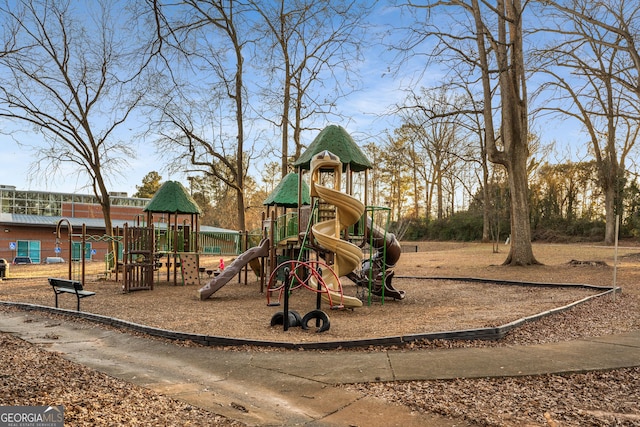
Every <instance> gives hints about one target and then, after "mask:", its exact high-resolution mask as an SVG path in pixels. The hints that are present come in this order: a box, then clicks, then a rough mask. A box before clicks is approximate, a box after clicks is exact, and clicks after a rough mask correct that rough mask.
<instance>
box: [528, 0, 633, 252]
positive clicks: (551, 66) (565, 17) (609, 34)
mask: <svg viewBox="0 0 640 427" xmlns="http://www.w3.org/2000/svg"><path fill="white" fill-rule="evenodd" d="M549 6H551V7H549ZM543 10H545V11H546V14H547V15H548V16H549V18H550V19H548V20H546V21H545V25H544V30H545V31H546V32H547V33H549V34H551V35H556V36H558V37H556V38H555V39H553V40H552V42H553V43H554V44H553V45H552V46H547V47H545V49H544V50H541V52H540V53H539V57H540V58H541V59H542V61H541V64H540V66H539V67H538V68H539V70H540V71H541V72H544V73H546V74H547V75H549V76H551V78H552V79H551V81H550V82H549V83H547V84H546V85H544V86H543V87H542V88H541V89H542V90H545V89H548V88H549V87H551V88H552V89H554V90H555V93H558V91H559V93H560V94H561V96H560V97H558V99H557V100H558V101H559V102H558V103H556V104H555V105H552V106H549V107H547V110H551V111H555V112H560V113H561V114H564V115H566V116H570V117H573V118H575V119H577V120H578V121H580V122H581V123H582V125H583V127H584V129H585V131H586V133H587V135H588V136H589V141H590V150H589V152H590V153H592V154H593V156H594V158H595V160H596V165H597V167H598V177H599V183H600V186H601V187H602V190H603V192H604V194H605V218H606V228H605V236H604V237H605V243H606V244H613V243H614V239H615V216H616V211H619V207H620V206H621V205H622V201H621V197H622V193H623V191H622V190H623V186H624V177H625V160H626V158H627V156H628V154H629V153H630V151H631V149H632V148H633V146H634V145H635V142H636V136H637V133H638V126H637V122H638V118H639V117H638V107H637V105H638V101H639V100H640V80H639V78H638V75H639V73H640V54H639V52H638V49H637V46H636V38H637V32H638V31H639V30H640V4H638V2H636V1H626V0H615V1H610V2H592V1H584V0H573V1H550V2H545V3H544V6H543ZM630 96H631V99H630ZM562 101H566V102H568V104H569V105H568V106H566V105H562V104H561V102H562Z"/></svg>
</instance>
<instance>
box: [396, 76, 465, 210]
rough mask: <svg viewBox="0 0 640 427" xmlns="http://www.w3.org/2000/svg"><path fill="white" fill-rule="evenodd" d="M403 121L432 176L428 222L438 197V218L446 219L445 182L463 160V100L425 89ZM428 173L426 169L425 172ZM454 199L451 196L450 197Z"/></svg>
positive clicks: (428, 203)
mask: <svg viewBox="0 0 640 427" xmlns="http://www.w3.org/2000/svg"><path fill="white" fill-rule="evenodd" d="M410 98H411V100H410V101H408V104H410V105H408V106H407V107H406V109H404V110H403V112H404V113H406V114H403V117H404V121H405V122H406V123H407V124H409V126H408V129H411V130H412V131H413V132H415V136H414V139H415V141H416V142H417V147H418V149H419V152H420V153H421V155H423V156H424V157H425V162H424V163H428V164H429V167H428V170H429V171H430V176H429V177H428V178H427V179H426V183H427V193H426V194H427V200H426V202H427V212H426V216H427V219H429V218H430V214H431V202H432V201H433V196H434V194H435V201H436V217H437V218H438V219H442V218H443V216H444V212H445V208H444V200H445V193H444V189H445V187H444V179H445V177H446V176H447V174H448V172H449V171H450V170H452V169H453V168H454V166H455V163H456V162H457V161H458V160H459V159H460V157H461V154H460V152H459V151H460V146H461V142H462V141H461V135H460V134H459V128H460V124H459V117H458V116H459V114H460V111H461V104H460V99H461V98H460V97H457V96H455V94H454V93H452V92H448V91H447V90H446V89H443V88H437V89H423V90H422V91H421V92H420V93H419V94H416V93H412V95H411V96H410ZM425 169H427V168H425ZM450 196H451V197H453V195H452V194H450Z"/></svg>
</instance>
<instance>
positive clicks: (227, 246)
mask: <svg viewBox="0 0 640 427" xmlns="http://www.w3.org/2000/svg"><path fill="white" fill-rule="evenodd" d="M242 237H243V236H242V234H240V233H236V232H213V231H211V232H210V231H201V232H200V234H199V235H198V247H199V248H200V253H203V254H211V255H238V254H240V253H241V252H242Z"/></svg>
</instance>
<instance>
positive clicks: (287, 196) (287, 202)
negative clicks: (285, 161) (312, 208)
mask: <svg viewBox="0 0 640 427" xmlns="http://www.w3.org/2000/svg"><path fill="white" fill-rule="evenodd" d="M310 203H311V201H310V198H309V185H308V184H307V183H306V182H304V181H303V182H302V204H303V205H308V204H310ZM262 204H263V205H265V206H273V205H275V206H283V207H285V208H297V207H298V174H297V173H293V172H290V173H288V174H287V176H285V177H284V178H283V179H282V181H280V183H279V184H278V185H277V186H276V188H274V189H273V191H272V192H271V194H269V196H268V197H267V198H266V199H265V200H264V202H263V203H262Z"/></svg>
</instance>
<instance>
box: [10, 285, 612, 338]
mask: <svg viewBox="0 0 640 427" xmlns="http://www.w3.org/2000/svg"><path fill="white" fill-rule="evenodd" d="M396 278H397V279H400V278H402V279H424V280H455V281H463V282H476V283H491V284H496V285H507V286H539V287H573V288H585V289H593V290H601V291H602V292H600V293H598V294H595V295H591V296H588V297H586V298H583V299H581V300H578V301H575V302H572V303H571V304H567V305H565V306H562V307H558V308H554V309H552V310H547V311H544V312H541V313H538V314H534V315H532V316H528V317H523V318H520V319H517V320H515V321H513V322H510V323H507V324H505V325H501V326H496V327H493V328H478V329H465V330H458V331H443V332H428V333H424V334H411V335H397V336H390V337H382V338H364V339H359V340H344V341H327V342H316V343H309V342H307V343H292V342H284V341H265V340H249V339H243V338H230V337H220V336H214V335H201V334H190V333H186V332H177V331H171V330H167V329H160V328H154V327H151V326H145V325H141V324H139V323H133V322H128V321H126V320H121V319H117V318H114V317H108V316H102V315H99V314H93V313H86V312H82V311H75V310H67V309H63V308H55V307H48V306H44V305H37V304H28V303H19V302H10V301H0V305H3V306H7V307H15V308H19V309H22V310H26V311H32V310H33V311H43V312H48V313H53V314H60V315H65V316H70V317H76V318H79V319H84V320H88V321H92V322H95V323H99V324H102V325H107V326H111V327H114V328H117V329H122V330H129V331H135V332H139V333H143V334H147V335H150V336H153V337H159V338H165V339H168V340H175V341H192V342H194V343H197V344H200V345H203V346H227V347H241V346H256V347H271V348H284V349H291V350H296V349H299V350H335V349H341V348H342V349H345V348H363V347H391V346H402V345H405V344H408V343H411V342H416V341H432V340H499V339H501V338H503V337H504V336H505V335H506V334H507V333H508V332H509V331H511V330H512V329H515V328H517V327H519V326H521V325H523V324H525V323H527V322H532V321H536V320H538V319H541V318H543V317H546V316H550V315H552V314H556V313H561V312H563V311H567V310H569V309H571V308H573V307H575V306H577V305H580V304H583V303H585V302H587V301H590V300H592V299H594V298H598V297H601V296H604V295H607V294H610V293H612V292H613V291H614V288H613V287H611V286H595V285H588V284H572V283H542V282H522V281H514V280H496V279H484V278H474V277H424V276H396ZM615 291H616V292H622V288H620V287H616V288H615Z"/></svg>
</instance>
